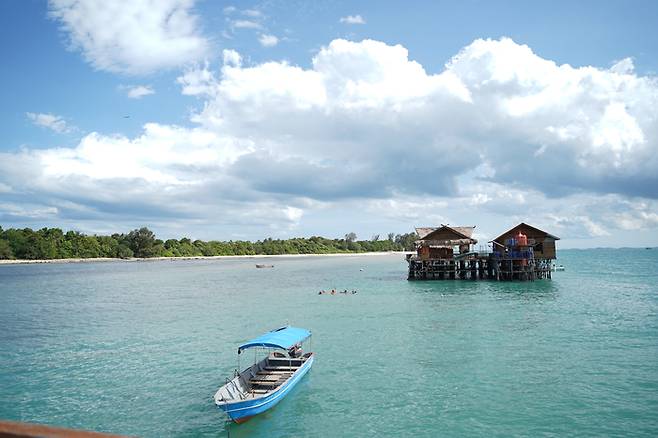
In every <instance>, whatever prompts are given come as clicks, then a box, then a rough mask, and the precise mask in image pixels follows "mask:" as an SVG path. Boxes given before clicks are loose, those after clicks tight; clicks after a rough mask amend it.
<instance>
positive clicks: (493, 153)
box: [0, 0, 658, 247]
mask: <svg viewBox="0 0 658 438" xmlns="http://www.w3.org/2000/svg"><path fill="white" fill-rule="evenodd" d="M106 3H107V2H102V1H94V0H90V1H73V0H53V1H51V2H45V1H32V0H30V1H17V0H15V1H5V2H1V3H0V32H1V33H2V37H1V38H0V45H1V46H0V47H1V52H0V53H1V54H2V59H3V66H4V67H3V68H2V69H0V79H2V82H3V84H4V86H3V87H2V88H0V93H1V94H0V102H1V103H0V120H1V121H0V127H1V128H2V133H3V135H2V137H0V139H1V141H0V225H2V226H3V227H5V228H6V227H23V226H30V227H33V228H38V227H42V226H59V227H62V228H66V229H78V230H81V231H84V232H88V233H110V232H116V231H119V232H121V231H127V230H129V229H132V228H135V227H137V226H142V225H148V226H149V227H151V228H152V229H154V230H155V231H156V232H157V234H158V235H160V236H162V237H180V236H183V235H186V236H191V237H194V238H204V239H213V238H214V239H238V238H246V239H261V238H264V237H268V236H272V237H291V236H298V235H299V236H310V235H325V236H342V235H344V234H345V233H347V232H350V231H355V232H356V233H357V234H358V235H359V237H360V238H369V237H370V236H371V235H373V234H382V235H385V234H386V233H388V232H396V233H403V232H408V231H411V230H412V229H413V227H414V226H428V225H438V224H440V223H450V224H452V225H477V226H478V228H477V229H476V230H477V233H476V234H477V237H478V238H479V239H481V240H487V239H490V238H492V237H495V236H496V235H497V234H498V233H499V232H501V231H503V230H505V229H506V228H508V227H511V226H513V225H515V223H517V222H519V221H526V222H528V223H531V224H534V225H536V226H539V227H541V228H545V229H546V230H547V231H549V232H551V233H553V234H557V235H559V236H561V237H562V238H563V241H562V246H563V247H592V246H648V245H658V233H657V232H656V231H657V228H658V203H657V202H656V198H657V197H658V159H657V158H656V155H658V154H656V152H658V151H657V146H658V139H657V136H658V121H657V119H656V117H657V116H656V114H658V111H656V106H657V104H658V82H657V80H656V72H657V71H658V58H657V57H656V54H657V53H658V47H657V45H658V38H657V35H656V33H657V32H656V30H655V27H656V26H655V23H656V22H658V4H657V3H655V2H652V1H636V2H633V3H632V4H629V3H628V2H621V1H617V2H593V1H592V2H587V1H580V2H544V3H543V4H540V3H538V2H522V1H518V2H514V1H500V2H488V1H487V2H485V1H464V2H435V1H432V2H430V1H427V2H413V3H409V2H351V1H350V2H347V1H344V2H341V1H333V2H323V1H314V2H297V1H264V2H241V3H234V2H210V1H197V2H195V1H192V0H166V1H144V2H137V1H136V2H130V3H129V4H128V3H126V4H121V3H115V4H109V5H108V4H106Z"/></svg>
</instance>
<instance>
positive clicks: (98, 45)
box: [49, 0, 209, 74]
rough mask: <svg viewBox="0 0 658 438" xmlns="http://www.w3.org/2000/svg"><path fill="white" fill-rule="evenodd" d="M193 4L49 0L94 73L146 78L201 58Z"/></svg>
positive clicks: (204, 48) (203, 49)
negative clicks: (115, 73)
mask: <svg viewBox="0 0 658 438" xmlns="http://www.w3.org/2000/svg"><path fill="white" fill-rule="evenodd" d="M194 3H195V2H194V0H135V1H128V2H111V1H110V2H108V1H104V0H50V3H49V5H50V16H51V17H53V18H54V19H56V20H57V21H58V22H59V23H60V24H61V28H62V30H63V31H64V32H65V33H66V34H67V35H68V38H69V42H70V46H71V48H72V49H74V50H79V51H81V52H82V53H83V55H84V57H85V59H86V60H87V61H88V62H89V63H90V64H91V65H92V66H93V67H94V68H96V69H99V70H105V71H110V72H118V73H128V74H146V73H151V72H154V71H157V70H160V69H168V68H172V67H178V66H181V65H184V64H187V63H189V62H193V61H196V60H199V59H202V58H203V57H204V56H206V55H207V53H208V49H209V45H208V41H207V40H206V38H205V37H203V36H202V35H201V32H200V31H199V28H198V17H197V16H196V15H195V14H194V13H193V8H194Z"/></svg>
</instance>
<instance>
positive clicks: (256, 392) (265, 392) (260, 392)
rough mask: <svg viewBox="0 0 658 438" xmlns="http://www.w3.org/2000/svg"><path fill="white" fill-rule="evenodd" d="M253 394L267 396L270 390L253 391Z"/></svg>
mask: <svg viewBox="0 0 658 438" xmlns="http://www.w3.org/2000/svg"><path fill="white" fill-rule="evenodd" d="M251 392H253V393H254V394H267V393H268V392H270V390H269V389H252V390H251Z"/></svg>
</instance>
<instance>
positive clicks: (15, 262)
mask: <svg viewBox="0 0 658 438" xmlns="http://www.w3.org/2000/svg"><path fill="white" fill-rule="evenodd" d="M409 253H411V252H410V251H380V252H347V253H342V252H339V253H330V254H255V255H219V256H184V257H142V258H140V257H131V258H128V259H120V258H109V257H96V258H73V259H51V260H45V259H42V260H26V259H16V260H4V259H3V260H0V266H1V265H36V264H64V263H99V262H100V263H104V262H126V263H131V262H150V261H163V260H169V261H172V262H173V261H182V260H225V259H229V260H230V259H238V260H239V259H270V258H286V257H287V258H298V257H360V256H385V255H404V254H409Z"/></svg>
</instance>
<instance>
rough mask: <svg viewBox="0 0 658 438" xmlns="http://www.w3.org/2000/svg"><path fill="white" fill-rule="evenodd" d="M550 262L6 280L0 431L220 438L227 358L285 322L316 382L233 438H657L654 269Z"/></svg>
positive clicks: (248, 263) (327, 265)
mask: <svg viewBox="0 0 658 438" xmlns="http://www.w3.org/2000/svg"><path fill="white" fill-rule="evenodd" d="M559 256H560V260H559V263H562V264H564V265H565V267H566V271H564V272H557V273H555V274H554V278H553V280H552V281H544V280H543V281H536V282H527V283H496V282H489V281H478V282H471V281H443V282H440V281H437V282H407V280H406V264H405V262H404V260H403V258H402V257H401V256H399V255H393V256H363V257H318V258H290V259H274V261H267V263H274V264H275V268H274V269H255V266H254V264H255V263H256V262H258V260H211V261H157V262H132V263H126V262H116V263H84V264H65V265H64V264H58V265H29V266H0V364H1V366H0V418H5V419H10V420H22V421H32V422H43V423H48V424H54V425H60V426H67V427H73V428H84V429H93V430H99V431H107V432H114V433H122V434H133V435H141V436H152V437H157V436H202V435H205V436H226V435H227V429H226V428H227V425H226V423H225V417H224V416H223V414H222V413H221V412H219V411H218V410H217V409H216V408H215V406H214V405H213V403H212V395H213V393H214V392H215V390H216V389H217V388H218V387H219V386H220V385H221V384H222V383H223V382H224V378H225V377H226V376H229V375H231V374H232V372H233V369H234V368H235V367H236V366H237V355H236V346H237V345H238V344H239V343H240V342H242V341H245V340H247V339H248V338H250V337H253V336H256V335H259V334H261V333H262V332H264V331H266V330H269V329H272V328H275V327H277V326H280V325H282V324H284V323H286V322H287V321H289V322H290V323H291V324H294V325H298V326H301V327H307V328H310V329H311V330H312V331H313V334H314V335H313V341H312V342H313V344H312V347H313V350H314V351H315V352H316V353H317V359H316V362H315V364H314V366H313V369H312V370H311V372H310V373H309V374H308V375H307V376H306V377H305V378H304V379H303V381H302V382H301V383H300V384H299V385H298V387H297V388H296V389H295V390H294V391H293V392H292V393H290V394H289V396H287V397H286V398H285V399H284V400H283V401H282V402H281V403H280V404H279V405H278V406H277V407H276V408H274V409H272V410H270V411H268V412H267V413H265V414H263V415H260V416H259V417H257V418H255V419H253V420H251V421H249V422H247V423H245V424H244V425H240V426H237V425H232V426H230V435H231V436H233V437H241V436H318V437H319V436H322V437H324V436H401V435H402V436H512V435H514V436H537V435H548V436H619V435H628V436H631V435H632V436H647V437H649V436H657V435H658V250H644V249H642V250H589V251H575V250H574V251H560V253H559ZM360 268H363V271H360ZM333 287H335V288H337V289H345V288H347V289H358V294H356V295H347V296H345V295H335V296H331V295H329V296H327V295H322V296H319V295H318V294H317V292H318V290H319V289H323V288H325V289H326V288H333ZM242 361H243V363H242V365H243V366H244V365H245V364H244V361H245V359H244V358H243V359H242Z"/></svg>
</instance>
